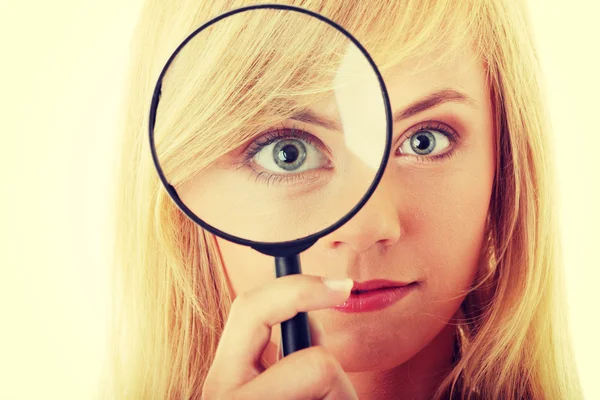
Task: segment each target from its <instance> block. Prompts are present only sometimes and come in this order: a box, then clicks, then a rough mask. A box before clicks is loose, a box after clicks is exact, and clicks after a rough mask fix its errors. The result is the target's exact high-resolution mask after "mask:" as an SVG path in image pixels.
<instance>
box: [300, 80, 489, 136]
mask: <svg viewBox="0 0 600 400" xmlns="http://www.w3.org/2000/svg"><path fill="white" fill-rule="evenodd" d="M448 102H457V103H464V104H466V105H468V106H471V107H473V106H475V105H476V104H477V103H476V101H475V100H474V99H473V98H472V97H470V96H469V95H467V94H465V93H462V92H459V91H458V90H454V89H444V90H439V91H436V92H433V93H430V94H429V95H427V96H425V97H423V98H422V99H420V100H417V101H415V102H414V103H412V104H410V105H409V106H408V107H406V108H405V109H403V110H399V111H397V112H395V113H394V114H393V116H392V119H393V123H398V122H400V121H402V120H405V119H408V118H410V117H412V116H415V115H417V114H419V113H422V112H423V111H426V110H429V109H430V108H433V107H435V106H438V105H440V104H443V103H448ZM290 119H293V120H296V121H301V122H305V123H307V124H312V125H318V126H321V127H323V128H325V129H329V130H332V131H341V130H342V127H341V125H340V123H339V121H338V120H334V119H329V118H325V117H323V116H320V115H318V114H316V113H315V112H313V111H311V110H308V109H306V110H303V111H301V112H298V113H296V114H294V115H293V116H291V117H290Z"/></svg>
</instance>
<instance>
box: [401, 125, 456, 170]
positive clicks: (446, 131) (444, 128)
mask: <svg viewBox="0 0 600 400" xmlns="http://www.w3.org/2000/svg"><path fill="white" fill-rule="evenodd" d="M427 130H434V131H437V132H440V133H441V134H443V135H444V136H446V137H447V138H448V140H449V141H450V143H451V145H452V147H451V148H450V150H448V151H446V152H444V153H441V154H436V155H434V156H416V155H414V154H398V150H396V154H397V155H398V156H402V157H407V156H409V157H413V158H415V159H416V161H417V162H436V161H441V160H443V159H446V158H450V157H452V156H453V155H454V153H455V151H454V148H453V147H454V146H455V145H456V143H457V142H458V140H459V136H458V134H457V133H456V132H454V130H452V129H451V128H450V127H449V126H448V125H446V124H443V123H441V122H435V121H427V122H424V123H421V124H419V125H417V127H416V128H415V129H411V131H412V132H410V133H409V134H407V135H406V136H405V139H404V140H403V141H402V142H400V145H398V146H396V149H399V148H400V146H401V145H402V144H403V143H404V141H406V140H409V139H410V138H411V137H413V136H414V135H416V134H418V133H420V132H423V131H427Z"/></svg>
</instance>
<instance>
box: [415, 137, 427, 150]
mask: <svg viewBox="0 0 600 400" xmlns="http://www.w3.org/2000/svg"><path fill="white" fill-rule="evenodd" d="M415 142H417V143H416V145H417V148H418V149H419V150H427V149H428V148H429V138H428V137H427V136H425V135H419V136H417V140H415Z"/></svg>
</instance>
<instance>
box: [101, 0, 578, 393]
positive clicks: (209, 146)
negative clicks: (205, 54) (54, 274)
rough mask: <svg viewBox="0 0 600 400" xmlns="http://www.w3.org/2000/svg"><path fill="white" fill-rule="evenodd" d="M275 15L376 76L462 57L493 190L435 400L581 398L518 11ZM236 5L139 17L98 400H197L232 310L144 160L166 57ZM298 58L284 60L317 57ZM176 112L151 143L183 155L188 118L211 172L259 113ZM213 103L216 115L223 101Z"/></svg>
mask: <svg viewBox="0 0 600 400" xmlns="http://www.w3.org/2000/svg"><path fill="white" fill-rule="evenodd" d="M244 3H246V4H244ZM279 3H286V4H293V5H296V6H300V7H304V8H307V9H309V10H312V11H315V12H318V13H320V14H322V15H324V16H326V17H328V18H330V19H332V20H333V21H335V22H337V23H339V24H340V25H342V26H343V27H345V28H346V29H347V30H348V31H349V32H351V33H352V34H353V35H354V36H355V37H356V38H357V39H358V40H359V41H360V42H361V43H362V44H363V45H364V46H365V47H366V48H367V49H368V50H369V52H370V53H371V55H372V56H373V58H374V60H375V62H376V63H377V64H378V66H379V67H380V69H385V68H387V66H391V65H393V64H395V63H397V62H399V61H400V60H402V59H404V58H406V57H408V56H410V57H411V59H412V57H414V59H417V60H423V61H424V63H429V62H431V61H436V62H447V61H448V60H449V57H452V56H453V55H454V56H455V55H456V54H458V52H457V51H456V50H458V49H459V47H460V46H464V44H465V43H467V42H468V43H471V44H472V45H473V47H474V49H475V50H476V52H477V54H478V55H479V57H480V58H481V60H482V62H483V64H484V66H485V70H486V74H487V78H488V82H489V87H490V96H491V99H492V102H493V104H494V111H495V122H496V177H495V184H494V189H493V197H492V201H491V204H490V209H489V217H488V239H489V240H488V241H487V246H486V247H485V249H483V251H484V253H485V255H486V256H487V257H486V258H485V260H486V262H485V263H484V265H483V266H482V268H481V269H480V270H479V272H478V275H477V278H476V282H475V283H474V285H473V287H472V290H471V291H470V293H469V294H468V295H467V297H466V298H465V300H464V302H463V304H462V306H461V310H460V311H461V315H462V316H463V317H464V318H462V319H461V321H460V324H459V327H458V331H459V333H460V335H459V338H460V341H459V346H460V348H459V357H458V359H457V361H456V363H455V366H454V369H453V370H452V371H451V373H450V374H449V375H448V376H447V377H446V379H445V380H444V381H443V383H442V385H441V386H440V388H439V390H438V392H437V393H436V397H435V398H436V399H442V398H448V397H452V398H465V399H469V398H472V397H478V398H485V399H488V398H494V399H513V398H514V399H517V398H518V399H520V398H533V399H557V400H558V399H561V400H563V399H579V398H582V395H581V390H580V387H579V380H578V376H577V370H576V366H575V364H574V360H573V355H572V353H571V348H570V339H569V332H568V326H567V318H566V296H565V287H564V284H563V281H564V279H563V269H562V264H561V253H560V243H559V235H558V225H557V216H556V205H555V200H554V199H555V193H554V189H553V188H554V186H553V175H554V172H553V166H552V163H551V161H552V157H551V154H552V151H551V150H552V149H551V148H550V143H549V135H548V129H549V123H548V120H547V115H546V109H545V105H544V102H543V93H542V88H541V87H540V72H539V70H538V60H537V58H536V52H535V48H534V45H533V43H532V38H531V33H530V32H529V29H530V28H529V26H530V25H529V21H528V19H527V13H526V9H525V5H524V4H523V3H522V2H520V1H516V0H495V1H486V0H462V1H460V2H458V1H454V0H438V1H436V0H402V1H383V0H372V1H369V2H358V1H356V2H342V1H333V0H298V1H279ZM243 5H247V2H243V1H227V2H225V1H209V0H204V1H202V2H197V1H189V0H179V1H162V0H146V3H145V5H144V7H143V11H142V14H141V17H140V21H139V23H138V25H137V29H136V33H135V36H134V41H133V43H134V46H133V49H134V53H133V54H132V60H133V61H132V65H131V70H130V74H129V77H128V78H129V80H128V82H129V85H130V86H129V88H128V96H127V98H126V99H125V107H124V109H125V110H126V111H125V114H124V131H123V133H124V135H123V137H122V142H121V143H120V155H121V156H120V164H119V169H118V171H119V180H118V188H119V191H118V196H117V199H116V203H115V206H116V211H117V212H116V222H117V226H116V241H115V246H116V247H115V248H116V253H115V256H116V259H115V264H114V290H115V295H114V305H115V307H114V312H113V317H114V323H113V328H114V329H113V334H112V335H111V340H110V351H111V353H110V356H109V360H110V361H111V362H110V365H108V368H107V372H108V373H107V374H106V376H105V378H106V380H105V389H104V393H103V396H104V397H105V398H110V399H121V398H128V399H140V398H157V399H165V398H169V399H171V398H173V399H174V398H186V399H187V398H199V397H200V394H201V390H202V385H203V381H204V377H205V376H206V373H207V371H208V369H209V367H210V365H211V363H212V360H213V357H214V353H215V349H216V346H217V343H218V340H219V337H220V334H221V332H222V329H223V326H224V323H225V321H226V319H227V315H228V310H229V307H230V304H231V300H232V299H231V294H230V288H229V286H228V282H227V279H226V277H225V274H224V269H223V265H222V261H221V257H220V254H219V252H218V248H217V246H216V242H215V238H214V236H213V235H212V234H210V233H208V232H206V231H204V230H203V229H201V228H199V227H198V226H197V225H195V224H194V223H193V222H192V221H191V220H189V219H188V218H187V217H186V216H185V215H183V214H182V212H181V211H180V210H179V209H178V208H177V207H176V206H175V205H174V204H173V202H172V201H171V199H170V198H169V197H168V194H167V193H166V191H165V190H164V188H163V186H162V185H161V183H160V182H159V180H158V176H157V173H156V171H155V168H154V164H153V162H152V159H151V157H150V149H149V144H148V114H149V106H150V99H151V97H152V92H153V90H154V85H155V84H156V80H157V78H158V75H159V73H160V71H161V69H162V67H163V65H164V63H165V62H166V60H167V59H168V57H169V56H170V55H171V53H172V52H173V50H174V49H175V48H176V47H177V45H179V43H181V41H182V40H183V39H185V37H187V36H188V35H189V34H190V33H191V32H192V31H194V30H195V29H196V28H197V27H198V26H200V25H201V24H202V23H204V22H206V21H207V20H209V19H210V18H212V17H215V16H217V15H219V14H221V13H222V12H225V11H227V10H231V9H233V8H236V7H240V6H243ZM260 22H261V21H259V22H258V23H257V26H262V25H261V23H260ZM240 29H241V28H240ZM449 40H450V41H449ZM225 42H226V41H224V44H223V45H226V43H225ZM305 42H306V43H305V44H302V43H303V42H302V41H300V42H299V43H298V44H297V46H303V45H304V46H306V48H307V49H308V48H309V47H310V46H314V45H315V43H311V41H310V40H306V41H305ZM440 48H444V49H445V51H444V53H443V54H442V56H440V57H439V58H437V59H436V60H432V59H431V52H432V51H433V50H434V49H440ZM215 51H217V52H218V49H217V50H215ZM234 57H235V56H234ZM237 57H239V59H233V60H232V59H229V60H228V63H229V64H228V65H233V66H235V68H236V70H239V65H242V64H243V63H244V62H248V57H249V55H248V54H239V55H238V56H237ZM222 68H227V64H224V65H222ZM281 71H282V70H279V72H280V73H281ZM269 73H271V69H270V70H269ZM274 73H275V72H274ZM168 75H169V74H168ZM232 75H233V74H228V73H227V71H226V70H225V71H222V73H221V74H219V76H218V77H216V78H215V77H212V79H213V80H212V81H211V85H209V86H206V85H205V86H204V87H205V88H207V90H212V91H213V92H214V93H213V94H212V95H211V96H206V95H204V98H208V97H210V100H211V101H215V99H218V98H220V97H223V93H219V90H221V91H222V89H221V88H222V87H223V85H222V84H221V83H223V82H219V81H218V79H232V78H231V76H232ZM177 76H178V75H177V73H174V74H173V76H172V77H168V76H167V77H166V78H165V79H175V80H176V79H177ZM290 76H292V75H289V76H288V77H290ZM221 77H223V78H221ZM228 77H229V78H228ZM198 79H200V76H198ZM215 79H216V80H215ZM266 81H268V82H273V81H277V80H272V79H267V80H266ZM292 81H293V80H292ZM240 82H241V81H239V82H238V84H240ZM244 82H247V81H244ZM241 83H242V84H243V82H241ZM254 83H256V82H254ZM227 84H228V85H232V84H234V83H232V82H228V83H227ZM246 89H249V88H248V87H246ZM296 89H297V90H298V91H299V92H300V93H301V92H302V88H296ZM248 93H250V91H249V90H248ZM189 96H194V93H183V94H181V96H180V97H177V96H174V99H175V100H173V101H172V102H167V104H164V105H161V106H160V107H159V111H158V112H159V113H162V114H161V115H164V121H165V122H161V123H162V124H163V125H162V126H159V125H158V124H157V130H160V129H162V130H171V129H175V130H176V131H178V132H181V133H182V136H181V137H182V140H184V139H185V137H187V136H188V135H189V131H190V129H191V128H190V125H189V124H190V118H189V117H187V119H186V117H185V115H186V114H188V115H193V116H194V118H197V119H196V121H198V118H199V119H200V120H202V121H205V122H206V123H205V124H204V127H203V129H204V132H205V133H207V135H205V136H204V139H205V140H202V141H200V143H199V144H198V143H197V144H196V147H194V148H193V150H190V153H189V154H188V157H189V158H190V159H191V158H193V154H194V152H197V151H199V148H198V147H197V146H204V148H203V150H204V151H209V152H210V151H212V152H213V153H212V154H213V156H214V157H217V156H218V155H219V154H221V153H222V152H224V151H226V150H227V149H229V148H232V147H234V146H235V145H236V143H237V142H236V140H241V139H240V138H241V137H243V136H244V134H243V132H242V133H240V135H239V136H238V137H237V138H236V139H235V140H230V141H229V142H224V141H223V140H224V138H225V137H232V135H230V132H231V130H233V129H241V128H243V127H246V126H247V123H248V120H244V119H243V118H242V117H241V116H242V115H246V114H247V111H250V112H253V113H252V115H254V116H256V115H259V116H260V113H259V110H245V111H244V112H240V113H238V114H237V115H234V114H228V115H227V117H226V118H220V119H218V120H217V121H214V120H212V121H210V124H209V123H208V122H209V121H208V120H207V119H206V120H203V118H205V117H206V116H207V115H208V114H204V115H203V114H202V110H203V108H202V107H201V102H202V98H203V96H197V94H196V96H194V97H193V98H194V100H195V101H197V102H196V103H194V104H195V106H194V109H193V110H190V109H186V110H185V111H186V112H185V113H184V112H183V110H182V109H181V104H183V102H184V101H186V99H187V101H188V102H189V98H190V97H189ZM219 101H220V104H221V105H223V104H226V101H227V100H226V99H223V100H222V101H221V100H219ZM217 102H218V101H217ZM178 106H179V107H178ZM161 107H162V108H161ZM206 112H207V113H208V111H206ZM212 112H214V109H212ZM271 122H272V121H267V120H260V121H259V122H258V123H257V124H258V125H260V124H269V123H271ZM258 125H253V126H252V127H253V128H256V126H258ZM186 132H187V133H186ZM216 132H219V134H217V133H216ZM228 132H229V134H228ZM208 133H210V135H208ZM227 135H229V136H227ZM217 144H219V145H218V146H217ZM171 150H173V149H171ZM177 154H178V157H179V156H181V153H177ZM178 160H179V159H178V158H177V157H173V158H172V162H174V163H177V162H179V161H178ZM182 165H185V164H179V166H178V167H176V168H175V170H176V171H177V173H178V174H179V175H177V176H176V178H175V179H177V180H180V181H185V180H186V179H187V178H188V177H189V171H188V170H186V169H185V168H183V167H182ZM459 396H460V397H459Z"/></svg>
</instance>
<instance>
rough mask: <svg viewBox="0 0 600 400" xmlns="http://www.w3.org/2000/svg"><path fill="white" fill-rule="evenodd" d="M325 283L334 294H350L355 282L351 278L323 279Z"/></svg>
mask: <svg viewBox="0 0 600 400" xmlns="http://www.w3.org/2000/svg"><path fill="white" fill-rule="evenodd" d="M323 283H324V284H325V286H327V287H328V288H329V290H331V291H333V292H343V293H349V292H350V291H351V290H352V286H354V281H353V280H352V279H350V278H345V279H331V278H323Z"/></svg>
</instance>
